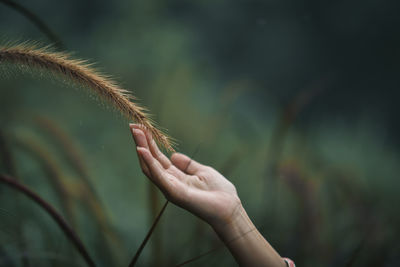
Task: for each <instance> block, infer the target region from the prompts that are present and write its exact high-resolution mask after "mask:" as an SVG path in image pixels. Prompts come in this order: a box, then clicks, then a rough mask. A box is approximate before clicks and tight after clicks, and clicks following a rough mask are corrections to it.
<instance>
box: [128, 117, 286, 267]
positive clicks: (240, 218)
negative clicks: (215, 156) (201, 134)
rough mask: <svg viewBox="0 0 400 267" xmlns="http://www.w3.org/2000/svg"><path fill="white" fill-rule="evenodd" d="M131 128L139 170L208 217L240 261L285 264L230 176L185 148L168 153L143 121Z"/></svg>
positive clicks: (178, 202) (168, 193)
mask: <svg viewBox="0 0 400 267" xmlns="http://www.w3.org/2000/svg"><path fill="white" fill-rule="evenodd" d="M130 129H131V132H132V136H133V138H134V141H135V143H136V151H137V154H138V158H139V162H140V166H141V168H142V171H143V173H144V174H145V175H146V176H147V177H148V178H149V179H150V180H151V181H152V182H153V183H154V184H155V185H156V186H157V187H158V188H159V189H160V190H161V191H162V192H163V193H164V195H165V197H166V198H167V199H168V200H169V201H171V202H172V203H174V204H175V205H177V206H179V207H182V208H184V209H186V210H187V211H189V212H191V213H193V214H195V215H196V216H198V217H200V218H201V219H202V220H204V221H205V222H207V223H208V224H209V225H210V226H211V227H212V228H213V229H214V231H215V232H216V234H217V235H218V236H219V237H220V239H221V240H222V242H224V244H225V245H226V246H227V247H228V249H229V250H230V252H231V254H232V255H233V257H234V258H235V260H236V262H237V263H238V264H239V265H240V266H250V267H252V266H270V267H285V266H286V263H285V262H284V260H283V259H282V258H281V257H280V256H279V254H278V253H277V252H276V251H275V250H274V249H273V248H272V246H271V245H270V244H269V243H268V242H267V241H266V240H265V238H264V237H263V236H262V235H261V234H260V232H259V231H258V230H257V228H256V227H255V226H254V224H253V223H252V221H251V220H250V218H249V217H248V215H247V213H246V211H245V209H244V208H243V206H242V203H241V201H240V198H239V196H238V194H237V192H236V188H235V186H234V185H233V184H232V183H231V182H229V181H228V180H227V179H226V178H225V177H224V176H222V175H221V174H220V173H219V172H218V171H216V170H214V169H213V168H211V167H209V166H205V165H203V164H200V163H198V162H196V161H194V160H192V159H190V158H189V157H188V156H186V155H184V154H181V153H174V154H173V155H172V156H171V158H170V159H169V158H168V157H167V156H166V155H164V154H163V153H162V152H161V151H160V150H159V148H158V147H157V144H156V142H155V141H154V140H153V138H152V136H151V134H150V132H149V131H147V130H146V129H145V128H143V127H142V126H141V125H137V124H130Z"/></svg>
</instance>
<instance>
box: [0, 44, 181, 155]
mask: <svg viewBox="0 0 400 267" xmlns="http://www.w3.org/2000/svg"><path fill="white" fill-rule="evenodd" d="M6 63H8V64H15V65H16V66H19V67H23V68H24V69H28V70H40V71H47V72H49V73H52V74H54V76H59V77H61V78H64V79H65V80H67V81H70V82H71V83H73V84H75V85H79V86H82V87H87V88H89V89H91V91H93V92H94V93H95V94H96V95H98V96H100V97H101V98H102V99H103V100H106V101H108V102H110V103H111V104H112V105H113V106H114V107H115V108H116V109H117V110H119V111H120V112H121V113H122V114H123V115H125V116H126V117H127V118H128V119H129V120H133V121H135V122H137V123H139V124H141V125H143V126H144V127H146V128H147V129H148V130H149V131H150V132H151V134H152V135H153V137H154V139H155V140H156V141H157V143H158V144H159V145H161V146H162V147H164V148H165V149H166V150H168V151H170V152H172V151H174V149H173V147H172V141H171V140H170V138H169V137H167V136H166V135H165V134H164V133H163V132H162V131H161V130H160V129H158V128H157V127H156V126H155V123H154V122H153V121H152V120H151V119H150V117H149V115H148V114H147V112H146V110H145V109H144V108H143V107H141V106H139V105H138V104H136V103H134V102H133V101H132V100H136V98H135V97H134V96H133V95H131V94H130V93H129V92H128V91H127V90H125V89H123V88H121V87H120V86H118V85H117V84H116V83H115V82H114V81H113V80H111V79H110V78H109V77H108V76H105V75H103V74H101V73H99V72H98V71H97V70H96V69H95V68H93V67H92V64H88V63H87V61H85V60H76V59H72V58H71V57H70V55H69V54H66V53H61V52H54V51H51V50H50V49H49V47H37V46H34V45H30V44H26V43H25V44H19V45H12V46H0V65H2V64H6Z"/></svg>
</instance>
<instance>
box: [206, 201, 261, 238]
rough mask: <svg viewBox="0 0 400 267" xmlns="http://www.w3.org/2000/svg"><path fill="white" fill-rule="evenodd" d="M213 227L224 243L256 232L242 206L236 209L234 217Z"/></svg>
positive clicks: (239, 205)
mask: <svg viewBox="0 0 400 267" xmlns="http://www.w3.org/2000/svg"><path fill="white" fill-rule="evenodd" d="M211 227H212V228H213V229H214V231H215V232H216V233H217V234H218V236H219V237H220V238H221V240H222V241H224V242H230V241H233V240H235V239H237V238H239V237H243V236H245V235H247V234H249V233H251V232H252V231H254V230H256V228H255V226H254V224H253V223H252V222H251V220H250V218H249V216H248V215H247V213H246V211H245V209H244V208H243V206H242V205H241V204H238V206H237V207H236V208H235V209H234V211H233V213H232V216H230V217H229V218H226V219H225V220H223V221H221V222H219V223H215V224H212V225H211Z"/></svg>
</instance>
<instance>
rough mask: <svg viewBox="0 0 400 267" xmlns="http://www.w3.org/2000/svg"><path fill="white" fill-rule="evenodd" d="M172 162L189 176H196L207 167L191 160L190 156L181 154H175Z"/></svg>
mask: <svg viewBox="0 0 400 267" xmlns="http://www.w3.org/2000/svg"><path fill="white" fill-rule="evenodd" d="M171 162H172V164H174V165H175V167H177V168H178V169H180V170H181V171H183V172H184V173H187V174H191V175H192V174H196V173H197V172H198V171H200V170H201V169H202V168H204V167H205V166H204V165H203V164H200V163H198V162H197V161H195V160H193V159H191V158H189V157H188V156H186V155H184V154H181V153H174V154H172V156H171Z"/></svg>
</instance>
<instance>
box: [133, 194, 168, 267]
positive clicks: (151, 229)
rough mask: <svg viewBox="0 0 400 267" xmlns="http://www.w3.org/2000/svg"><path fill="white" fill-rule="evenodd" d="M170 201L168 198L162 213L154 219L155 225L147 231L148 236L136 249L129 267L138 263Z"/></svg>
mask: <svg viewBox="0 0 400 267" xmlns="http://www.w3.org/2000/svg"><path fill="white" fill-rule="evenodd" d="M168 203H169V201H168V200H167V201H166V202H165V204H164V206H163V207H162V209H161V211H160V213H159V214H158V216H157V218H156V219H155V220H154V222H153V225H152V226H151V228H150V230H149V232H148V233H147V235H146V237H145V238H144V239H143V241H142V244H140V247H139V249H138V250H137V251H136V254H135V256H134V257H133V259H132V261H131V263H129V267H133V266H135V264H136V263H137V261H138V259H139V256H140V254H141V253H142V251H143V249H144V247H145V246H146V244H147V241H149V239H150V236H151V234H152V233H153V232H154V229H155V228H156V226H157V223H158V221H159V220H160V218H161V216H162V215H163V213H164V211H165V208H166V207H167V206H168Z"/></svg>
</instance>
